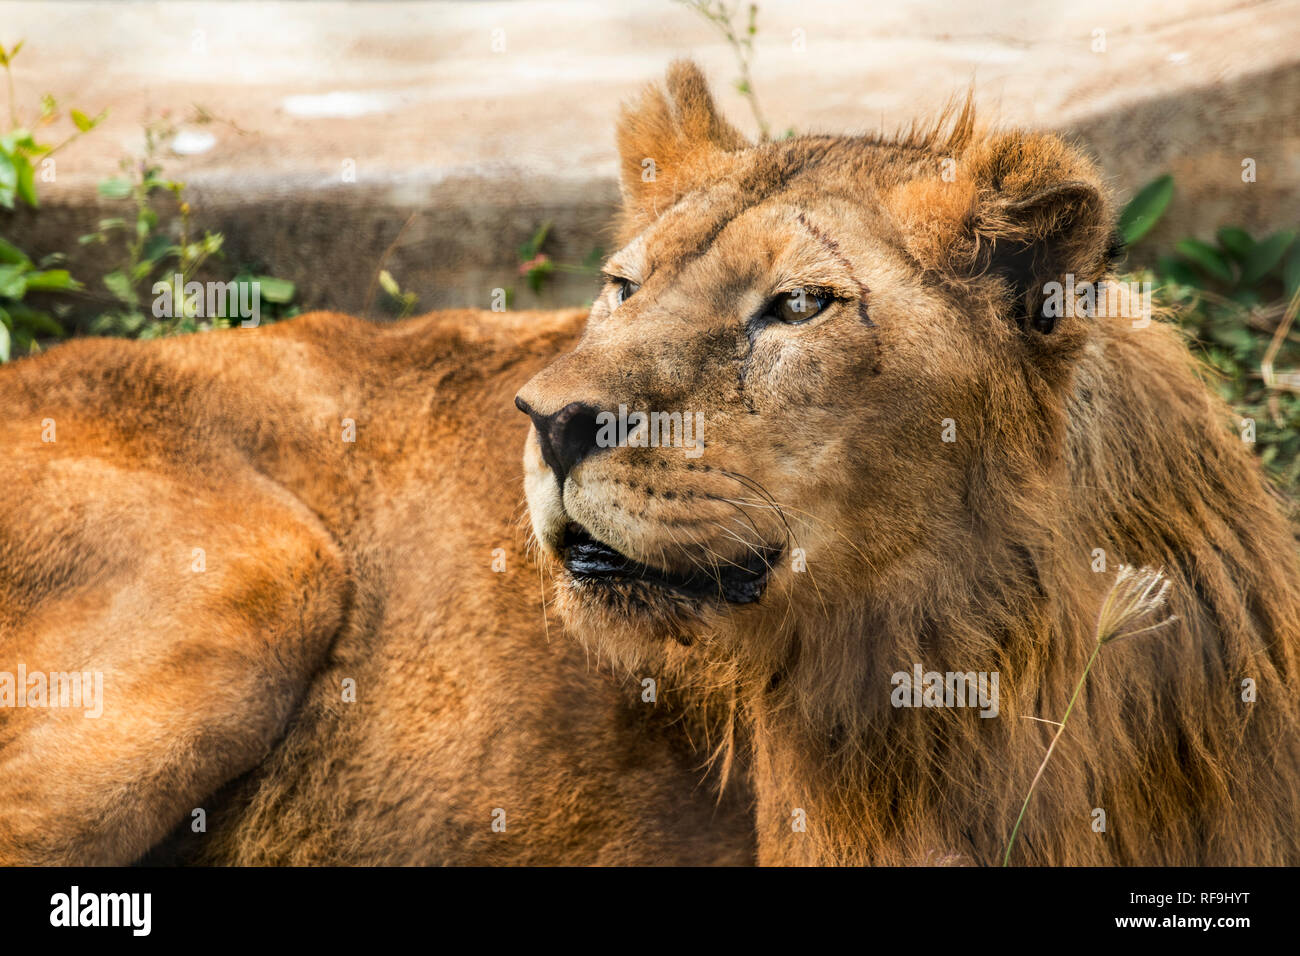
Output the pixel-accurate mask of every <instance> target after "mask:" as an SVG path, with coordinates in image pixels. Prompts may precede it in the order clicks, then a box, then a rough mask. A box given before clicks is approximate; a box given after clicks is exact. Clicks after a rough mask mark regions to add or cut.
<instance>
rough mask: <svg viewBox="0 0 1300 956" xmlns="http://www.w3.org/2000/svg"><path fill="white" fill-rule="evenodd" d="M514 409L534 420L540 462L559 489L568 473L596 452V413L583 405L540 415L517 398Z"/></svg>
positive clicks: (566, 406) (575, 404) (568, 406)
mask: <svg viewBox="0 0 1300 956" xmlns="http://www.w3.org/2000/svg"><path fill="white" fill-rule="evenodd" d="M515 406H516V407H517V408H518V409H519V410H520V411H521V412H524V413H525V414H527V415H528V417H529V418H531V419H532V420H533V426H534V427H535V428H536V429H537V441H538V443H539V444H541V446H542V460H543V461H545V462H546V467H548V468H550V469H551V471H553V472H554V473H555V479H556V481H558V482H559V483H560V484H561V485H563V484H564V479H565V478H567V477H568V476H569V472H570V471H572V470H573V469H574V467H576V466H577V464H578V462H580V461H582V460H583V459H584V458H586V457H587V456H588V455H590V454H591V453H592V452H594V451H595V450H596V447H597V446H596V432H597V430H598V429H597V425H596V415H597V412H596V409H594V408H592V407H591V406H590V405H584V404H583V403H582V402H570V403H569V404H568V405H565V406H564V407H563V408H561V409H560V410H559V411H558V412H555V413H554V414H553V415H543V414H541V413H540V412H537V411H534V410H533V407H532V406H531V405H529V404H528V403H527V402H525V401H524V400H523V399H522V398H519V397H517V396H516V398H515Z"/></svg>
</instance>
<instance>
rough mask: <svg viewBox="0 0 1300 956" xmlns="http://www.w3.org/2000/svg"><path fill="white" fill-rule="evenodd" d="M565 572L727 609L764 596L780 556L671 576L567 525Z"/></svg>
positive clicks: (767, 552)
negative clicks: (710, 601) (719, 603)
mask: <svg viewBox="0 0 1300 956" xmlns="http://www.w3.org/2000/svg"><path fill="white" fill-rule="evenodd" d="M561 550H562V552H563V555H564V566H565V568H567V569H568V571H569V573H570V574H572V575H573V576H574V577H575V578H577V579H578V580H583V581H592V582H599V583H614V582H637V583H640V584H648V585H652V586H655V587H660V588H664V589H665V590H668V591H672V592H674V593H676V594H680V595H682V596H684V597H688V598H693V599H696V600H701V599H705V598H711V597H713V598H722V599H723V600H725V601H727V602H729V603H731V604H752V603H753V602H754V601H757V600H758V599H759V597H760V596H761V595H762V594H763V588H764V587H765V586H766V585H767V578H768V574H769V573H770V572H771V570H772V564H773V562H774V561H775V560H776V558H777V556H778V555H779V554H780V552H779V551H776V550H771V549H766V548H763V549H756V550H751V551H750V552H749V553H748V554H747V555H746V556H745V557H744V558H743V559H738V560H737V561H736V562H733V563H730V564H726V563H720V564H718V566H717V567H716V568H695V569H693V570H692V571H691V572H690V573H689V574H676V573H673V572H670V571H663V570H660V569H659V568H653V567H650V566H649V565H645V564H641V563H640V562H638V561H633V560H632V559H631V558H629V557H628V556H627V555H625V554H623V553H621V552H619V551H617V550H615V549H614V548H611V547H610V546H609V545H607V544H605V543H604V542H603V541H598V540H597V539H596V538H594V537H592V535H591V533H590V532H589V531H588V530H587V529H586V528H584V527H582V526H581V525H579V524H576V523H574V522H570V523H569V526H568V527H567V528H566V529H565V532H564V541H563V542H562V544H561Z"/></svg>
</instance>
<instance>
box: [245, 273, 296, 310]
mask: <svg viewBox="0 0 1300 956" xmlns="http://www.w3.org/2000/svg"><path fill="white" fill-rule="evenodd" d="M253 281H254V282H256V283H257V284H258V289H259V291H260V294H261V298H262V300H263V301H265V302H273V303H276V304H277V305H283V304H285V303H288V302H292V301H293V297H294V295H295V294H296V293H297V291H298V289H297V287H296V286H295V285H294V284H293V283H292V282H290V281H289V280H288V279H276V278H274V277H272V276H254V277H253Z"/></svg>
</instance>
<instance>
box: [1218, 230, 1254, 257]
mask: <svg viewBox="0 0 1300 956" xmlns="http://www.w3.org/2000/svg"><path fill="white" fill-rule="evenodd" d="M1216 235H1217V236H1218V237H1219V245H1221V246H1222V247H1223V248H1224V249H1226V250H1227V251H1228V255H1230V256H1232V258H1234V259H1236V260H1237V261H1238V262H1245V261H1246V259H1247V258H1248V257H1249V256H1250V253H1251V250H1252V249H1254V248H1255V240H1254V239H1252V238H1250V233H1248V232H1247V231H1246V230H1245V229H1237V228H1236V227H1234V226H1224V227H1223V228H1222V229H1220V230H1219V231H1218V232H1217V233H1216Z"/></svg>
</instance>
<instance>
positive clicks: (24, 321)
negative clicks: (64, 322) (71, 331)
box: [14, 306, 68, 338]
mask: <svg viewBox="0 0 1300 956" xmlns="http://www.w3.org/2000/svg"><path fill="white" fill-rule="evenodd" d="M14 319H15V322H16V324H17V325H19V326H21V327H25V328H27V329H29V330H30V331H33V332H39V333H43V334H45V335H52V336H58V337H59V338H62V337H63V336H65V335H67V334H68V333H67V332H66V331H65V330H64V328H63V326H61V325H59V323H58V322H55V321H54V317H53V316H51V315H50V314H49V313H48V312H42V311H41V310H40V309H29V308H27V307H26V306H24V307H23V308H22V309H21V311H15V312H14Z"/></svg>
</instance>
